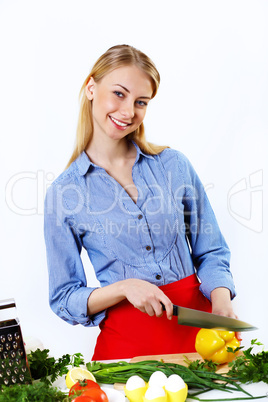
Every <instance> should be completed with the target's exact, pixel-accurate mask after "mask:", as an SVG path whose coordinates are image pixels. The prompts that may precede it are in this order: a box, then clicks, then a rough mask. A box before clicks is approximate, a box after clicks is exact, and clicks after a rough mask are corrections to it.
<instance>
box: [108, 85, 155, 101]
mask: <svg viewBox="0 0 268 402" xmlns="http://www.w3.org/2000/svg"><path fill="white" fill-rule="evenodd" d="M114 86H119V87H121V88H123V89H124V90H125V91H126V92H127V93H130V91H129V90H128V89H127V88H126V87H124V86H123V85H121V84H114ZM139 98H142V99H151V97H150V96H139Z"/></svg>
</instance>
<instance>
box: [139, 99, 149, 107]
mask: <svg viewBox="0 0 268 402" xmlns="http://www.w3.org/2000/svg"><path fill="white" fill-rule="evenodd" d="M137 104H138V105H139V106H147V102H144V101H141V100H139V101H137Z"/></svg>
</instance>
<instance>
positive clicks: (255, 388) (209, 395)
mask: <svg viewBox="0 0 268 402" xmlns="http://www.w3.org/2000/svg"><path fill="white" fill-rule="evenodd" d="M104 387H105V388H106V387H108V388H113V385H104ZM242 387H243V389H244V390H246V391H247V392H249V393H250V394H251V395H253V396H264V395H266V396H267V399H266V398H264V401H266V400H268V384H265V383H264V382H258V383H254V384H244V385H243V386H242ZM120 392H121V394H122V395H124V391H123V390H121V391H120ZM243 397H247V395H246V394H244V393H242V392H232V393H228V392H223V391H214V390H213V391H208V392H206V393H204V394H201V395H200V399H207V400H208V399H215V400H216V401H220V400H221V399H226V398H228V400H229V402H232V401H233V402H237V400H236V399H235V398H243ZM229 398H230V399H229ZM187 401H189V402H190V401H195V400H194V399H191V398H190V397H189V396H188V398H187ZM111 402H117V401H116V400H112V401H111ZM125 402H129V400H128V399H127V398H125Z"/></svg>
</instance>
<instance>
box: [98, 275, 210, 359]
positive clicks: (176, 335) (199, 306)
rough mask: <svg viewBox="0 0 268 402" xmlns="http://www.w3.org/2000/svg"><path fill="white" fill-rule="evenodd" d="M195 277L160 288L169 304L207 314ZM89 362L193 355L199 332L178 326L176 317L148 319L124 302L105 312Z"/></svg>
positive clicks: (207, 308) (191, 328) (206, 303)
mask: <svg viewBox="0 0 268 402" xmlns="http://www.w3.org/2000/svg"><path fill="white" fill-rule="evenodd" d="M199 286H200V283H199V282H198V280H197V277H196V275H195V274H193V275H190V276H188V277H187V278H184V279H182V280H180V281H177V282H174V283H170V284H168V285H163V286H160V289H161V290H162V291H163V292H164V293H165V294H166V295H167V296H168V297H169V299H170V300H171V301H172V303H173V304H176V305H179V306H182V307H189V308H193V309H196V310H202V311H207V312H211V303H210V301H209V300H208V299H207V298H206V297H205V296H204V295H203V294H202V293H201V292H200V290H199ZM100 329H101V332H100V334H99V336H98V338H97V343H96V347H95V351H94V354H93V356H92V360H111V359H126V358H132V357H134V356H144V355H159V354H170V353H190V352H195V347H194V345H195V337H196V334H197V332H198V331H199V328H195V327H189V326H185V325H178V319H177V317H175V316H174V317H173V318H172V320H168V319H167V317H166V313H163V316H162V317H156V316H153V317H150V316H149V315H148V314H146V313H142V312H141V311H140V310H138V309H137V308H135V307H134V306H133V305H132V304H131V303H129V301H128V300H123V301H122V302H120V303H118V304H116V305H115V306H113V307H111V308H109V309H108V310H107V314H106V318H105V319H104V320H103V321H102V322H101V323H100Z"/></svg>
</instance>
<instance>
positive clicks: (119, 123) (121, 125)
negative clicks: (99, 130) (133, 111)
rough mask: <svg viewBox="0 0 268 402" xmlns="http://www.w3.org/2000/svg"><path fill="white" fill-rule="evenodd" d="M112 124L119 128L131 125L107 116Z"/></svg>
mask: <svg viewBox="0 0 268 402" xmlns="http://www.w3.org/2000/svg"><path fill="white" fill-rule="evenodd" d="M109 117H110V119H111V120H112V122H114V123H115V124H116V125H117V126H119V127H128V126H130V125H131V123H124V122H123V121H120V120H117V119H115V118H114V117H112V116H109Z"/></svg>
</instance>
